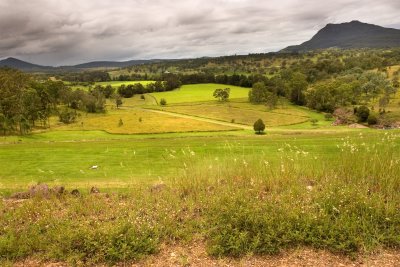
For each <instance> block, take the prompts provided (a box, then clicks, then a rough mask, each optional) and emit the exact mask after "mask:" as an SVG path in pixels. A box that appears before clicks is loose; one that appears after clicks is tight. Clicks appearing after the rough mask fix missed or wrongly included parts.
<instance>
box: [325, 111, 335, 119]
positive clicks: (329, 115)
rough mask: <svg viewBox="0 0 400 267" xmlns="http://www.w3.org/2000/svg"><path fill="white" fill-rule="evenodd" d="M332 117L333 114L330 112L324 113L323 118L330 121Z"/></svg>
mask: <svg viewBox="0 0 400 267" xmlns="http://www.w3.org/2000/svg"><path fill="white" fill-rule="evenodd" d="M332 119H333V115H332V114H331V113H326V114H325V120H327V121H330V120H332Z"/></svg>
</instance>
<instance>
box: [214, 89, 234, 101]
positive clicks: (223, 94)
mask: <svg viewBox="0 0 400 267" xmlns="http://www.w3.org/2000/svg"><path fill="white" fill-rule="evenodd" d="M230 93H231V89H230V88H225V89H215V91H214V93H213V96H214V97H215V98H218V100H219V101H222V102H223V101H227V100H228V99H229V95H230Z"/></svg>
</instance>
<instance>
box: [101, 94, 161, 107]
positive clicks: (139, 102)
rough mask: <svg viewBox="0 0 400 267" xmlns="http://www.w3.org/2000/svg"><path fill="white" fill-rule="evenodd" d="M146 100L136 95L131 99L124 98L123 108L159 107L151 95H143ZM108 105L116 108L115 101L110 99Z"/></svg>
mask: <svg viewBox="0 0 400 267" xmlns="http://www.w3.org/2000/svg"><path fill="white" fill-rule="evenodd" d="M143 96H144V99H142V98H141V95H134V96H133V97H131V98H122V107H138V106H149V105H150V106H154V105H157V101H156V99H155V98H154V97H153V96H151V95H149V94H145V95H143ZM107 103H108V104H110V105H112V106H115V101H114V100H112V99H110V100H108V101H107Z"/></svg>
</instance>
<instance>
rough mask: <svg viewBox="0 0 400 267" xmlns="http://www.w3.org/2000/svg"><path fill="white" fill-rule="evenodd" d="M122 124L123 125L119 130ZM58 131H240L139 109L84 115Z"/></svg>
mask: <svg viewBox="0 0 400 267" xmlns="http://www.w3.org/2000/svg"><path fill="white" fill-rule="evenodd" d="M120 120H122V123H123V125H121V126H119V122H120ZM53 129H55V130H61V131H65V130H104V131H106V132H108V133H118V134H139V133H166V132H201V131H206V132H208V131H226V130H236V129H237V128H233V127H229V126H223V125H218V124H214V123H209V122H203V121H199V120H194V119H188V118H179V117H175V116H169V115H164V114H157V113H153V112H150V111H144V110H140V109H132V110H122V109H119V110H118V109H114V110H110V111H109V112H108V113H106V114H82V115H81V116H80V117H78V120H77V122H75V123H73V124H69V125H65V124H62V123H57V124H56V125H54V124H53Z"/></svg>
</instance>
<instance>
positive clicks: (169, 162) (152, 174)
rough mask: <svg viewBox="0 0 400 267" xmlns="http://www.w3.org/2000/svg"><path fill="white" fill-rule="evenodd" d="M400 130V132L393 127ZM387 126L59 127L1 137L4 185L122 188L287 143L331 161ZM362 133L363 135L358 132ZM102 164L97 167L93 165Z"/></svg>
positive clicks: (272, 153)
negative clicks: (131, 131)
mask: <svg viewBox="0 0 400 267" xmlns="http://www.w3.org/2000/svg"><path fill="white" fill-rule="evenodd" d="M394 133H396V132H394ZM384 134H385V133H384V132H376V131H369V130H353V131H349V132H329V133H324V132H313V131H309V132H307V131H305V132H292V133H290V132H287V133H279V132H277V133H274V132H272V133H271V134H267V135H264V136H256V135H254V134H251V133H250V132H246V131H243V132H242V131H239V132H235V131H234V132H225V133H191V134H160V135H112V134H107V133H104V132H101V131H88V132H84V131H77V132H75V131H70V132H69V131H60V132H49V133H43V134H34V135H32V136H27V137H23V138H16V137H7V138H4V139H2V140H1V141H0V152H1V153H0V190H1V191H8V190H15V189H19V188H26V187H27V186H28V185H29V184H36V183H38V182H45V183H48V184H63V185H66V186H69V187H89V186H91V185H97V186H101V187H110V188H120V187H129V186H130V185H135V184H141V183H145V184H149V183H154V182H157V181H159V180H161V181H168V180H170V179H171V178H173V177H175V176H176V175H178V174H179V172H181V171H183V170H184V168H185V164H188V163H190V162H192V161H196V160H199V159H204V158H208V159H212V160H214V161H215V166H218V161H219V160H221V159H223V158H224V157H226V156H230V157H236V158H237V159H238V160H239V159H240V160H243V159H246V158H247V157H251V156H255V155H261V154H262V155H264V156H265V159H266V160H269V161H271V162H274V161H277V160H278V159H279V157H280V155H281V152H280V149H286V148H287V147H288V146H289V147H292V148H293V149H298V150H301V151H306V152H307V153H310V154H312V155H313V156H314V157H316V158H315V159H316V161H319V160H323V161H324V162H326V163H327V162H329V161H330V160H331V159H334V158H335V156H337V153H339V152H340V150H339V149H338V148H337V145H338V144H340V143H343V140H344V139H343V138H346V137H347V136H351V137H357V138H358V139H359V140H360V142H361V141H363V142H368V138H369V137H375V136H377V135H378V136H380V135H382V136H384ZM359 137H361V138H359ZM92 166H98V168H97V169H91V167H92Z"/></svg>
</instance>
